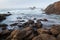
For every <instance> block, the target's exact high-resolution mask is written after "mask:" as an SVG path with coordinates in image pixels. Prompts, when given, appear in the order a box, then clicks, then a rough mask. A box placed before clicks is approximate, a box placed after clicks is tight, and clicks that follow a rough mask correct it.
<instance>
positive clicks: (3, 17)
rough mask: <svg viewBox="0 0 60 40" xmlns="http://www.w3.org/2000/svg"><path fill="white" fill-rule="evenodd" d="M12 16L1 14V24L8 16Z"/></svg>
mask: <svg viewBox="0 0 60 40" xmlns="http://www.w3.org/2000/svg"><path fill="white" fill-rule="evenodd" d="M9 15H11V14H0V22H1V21H3V20H5V19H6V16H9Z"/></svg>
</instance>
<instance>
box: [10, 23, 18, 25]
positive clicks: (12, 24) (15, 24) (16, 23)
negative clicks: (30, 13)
mask: <svg viewBox="0 0 60 40" xmlns="http://www.w3.org/2000/svg"><path fill="white" fill-rule="evenodd" d="M17 24H18V23H14V24H11V25H10V26H16V25H17Z"/></svg>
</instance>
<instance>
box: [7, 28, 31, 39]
mask: <svg viewBox="0 0 60 40" xmlns="http://www.w3.org/2000/svg"><path fill="white" fill-rule="evenodd" d="M31 33H32V30H31V28H30V27H27V28H24V29H23V30H14V31H13V32H12V33H11V35H10V36H9V37H8V38H7V39H6V40H22V39H23V38H25V37H27V36H29V35H30V34H31Z"/></svg>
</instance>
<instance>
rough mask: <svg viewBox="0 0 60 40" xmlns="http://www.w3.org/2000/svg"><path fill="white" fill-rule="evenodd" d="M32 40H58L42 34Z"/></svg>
mask: <svg viewBox="0 0 60 40" xmlns="http://www.w3.org/2000/svg"><path fill="white" fill-rule="evenodd" d="M32 40H56V38H55V37H54V36H52V35H49V34H40V35H38V36H36V37H34V38H33V39H32Z"/></svg>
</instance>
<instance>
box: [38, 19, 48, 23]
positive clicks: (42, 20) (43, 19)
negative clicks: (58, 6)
mask: <svg viewBox="0 0 60 40" xmlns="http://www.w3.org/2000/svg"><path fill="white" fill-rule="evenodd" d="M40 21H48V20H47V19H38V20H37V22H40Z"/></svg>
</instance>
